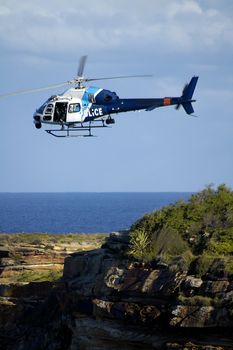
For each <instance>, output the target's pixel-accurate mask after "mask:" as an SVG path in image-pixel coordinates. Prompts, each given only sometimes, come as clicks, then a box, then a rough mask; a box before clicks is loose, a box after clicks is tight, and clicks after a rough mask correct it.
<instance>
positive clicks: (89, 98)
mask: <svg viewBox="0 0 233 350" xmlns="http://www.w3.org/2000/svg"><path fill="white" fill-rule="evenodd" d="M88 101H89V102H91V103H95V95H94V94H88Z"/></svg>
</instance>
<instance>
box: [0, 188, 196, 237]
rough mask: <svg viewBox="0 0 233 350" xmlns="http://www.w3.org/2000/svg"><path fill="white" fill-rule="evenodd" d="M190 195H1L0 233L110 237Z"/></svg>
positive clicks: (113, 193)
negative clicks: (98, 235)
mask: <svg viewBox="0 0 233 350" xmlns="http://www.w3.org/2000/svg"><path fill="white" fill-rule="evenodd" d="M192 193H193V192H0V233H19V232H22V233H32V232H41V233H97V232H98V233H100V232H101V233H109V232H113V231H121V230H128V229H129V228H130V227H131V225H132V224H133V223H134V222H135V221H137V220H138V219H139V218H140V217H142V216H143V215H144V214H146V213H150V212H153V211H155V210H158V209H160V208H161V207H163V206H165V205H168V204H174V203H175V202H177V201H179V200H184V201H187V200H188V199H189V198H190V196H191V195H192Z"/></svg>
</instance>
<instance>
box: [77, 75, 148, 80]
mask: <svg viewBox="0 0 233 350" xmlns="http://www.w3.org/2000/svg"><path fill="white" fill-rule="evenodd" d="M145 77H146V78H148V77H153V75H151V74H145V75H122V76H119V77H106V78H91V79H83V80H84V81H96V80H111V79H125V78H145Z"/></svg>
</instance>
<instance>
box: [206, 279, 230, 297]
mask: <svg viewBox="0 0 233 350" xmlns="http://www.w3.org/2000/svg"><path fill="white" fill-rule="evenodd" d="M228 287H229V281H228V280H216V281H204V282H203V284H202V286H201V289H200V294H202V295H206V296H211V297H215V296H217V295H218V294H220V293H221V294H222V293H225V292H226V291H227V289H228Z"/></svg>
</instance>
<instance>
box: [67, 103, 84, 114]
mask: <svg viewBox="0 0 233 350" xmlns="http://www.w3.org/2000/svg"><path fill="white" fill-rule="evenodd" d="M80 110H81V107H80V103H71V104H70V105H69V113H77V112H80Z"/></svg>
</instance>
